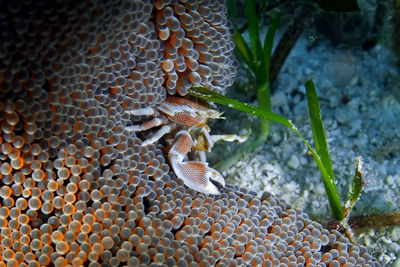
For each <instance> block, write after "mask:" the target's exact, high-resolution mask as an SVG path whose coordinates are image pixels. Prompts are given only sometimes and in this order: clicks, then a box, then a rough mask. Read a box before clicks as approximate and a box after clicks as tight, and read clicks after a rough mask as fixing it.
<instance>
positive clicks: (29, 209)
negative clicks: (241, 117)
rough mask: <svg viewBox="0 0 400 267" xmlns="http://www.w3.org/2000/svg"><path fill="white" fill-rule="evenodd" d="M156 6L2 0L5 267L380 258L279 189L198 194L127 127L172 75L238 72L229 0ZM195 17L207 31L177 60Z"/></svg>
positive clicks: (156, 147)
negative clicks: (293, 205) (293, 204)
mask: <svg viewBox="0 0 400 267" xmlns="http://www.w3.org/2000/svg"><path fill="white" fill-rule="evenodd" d="M191 2H193V1H191ZM151 3H153V2H152V1H98V2H97V1H61V0H60V1H44V0H43V1H1V3H0V10H1V11H0V28H1V32H0V34H1V35H0V36H1V40H0V89H1V91H0V97H1V98H0V99H1V103H0V131H1V136H0V229H1V230H0V242H1V246H0V264H4V263H6V264H7V265H9V266H17V265H19V266H28V265H29V266H41V265H55V266H65V265H73V266H82V265H85V266H100V265H101V264H106V265H113V266H114V265H129V266H138V265H139V264H142V266H153V265H154V266H156V265H167V266H173V265H177V266H187V265H189V264H190V265H191V266H198V265H202V266H208V265H214V264H218V265H220V266H227V265H232V266H238V265H241V264H252V265H259V264H262V263H264V264H265V265H266V266H269V265H277V264H284V265H291V266H292V265H297V264H300V265H305V264H309V266H311V264H315V265H317V264H319V265H320V266H325V265H328V264H329V266H340V265H343V266H355V265H364V266H368V265H370V266H373V265H379V263H377V262H376V261H375V259H374V258H373V257H372V256H370V255H369V254H368V253H367V249H366V248H365V247H362V246H361V247H360V246H355V245H353V244H351V243H349V242H348V240H347V239H346V238H345V237H343V236H342V235H341V234H340V233H338V232H336V231H328V230H326V229H323V228H322V227H321V225H320V224H318V223H315V222H313V221H311V220H309V219H308V217H307V215H305V214H303V213H302V212H301V211H296V210H293V209H290V208H289V207H287V205H286V204H285V203H284V202H282V201H280V200H278V199H276V198H275V197H272V196H268V195H265V196H264V197H262V198H261V199H260V198H258V197H256V196H255V195H254V194H252V193H247V192H246V191H244V190H243V189H239V188H232V187H229V186H228V187H226V188H222V189H221V195H219V196H205V195H203V194H200V193H197V192H195V191H193V190H191V189H188V188H187V187H185V186H184V184H183V182H182V181H181V180H179V179H176V177H175V175H174V173H173V172H171V171H170V169H169V166H168V165H167V164H166V162H165V153H164V152H163V151H162V146H161V145H160V144H150V145H148V146H142V145H141V144H142V141H141V140H140V139H139V138H137V136H135V135H134V134H133V136H132V134H131V133H129V132H128V131H127V130H126V129H125V127H126V126H129V125H130V124H131V121H130V120H131V118H130V116H129V114H127V113H126V112H125V110H132V109H137V108H142V107H146V106H154V105H157V104H159V103H161V102H162V101H163V99H164V98H165V96H166V90H165V89H164V88H167V89H168V90H169V92H170V93H171V92H173V89H172V88H173V86H172V87H170V86H168V85H167V84H166V83H168V82H169V81H170V80H171V82H172V81H173V80H175V83H176V84H177V90H178V92H180V93H181V94H185V89H183V88H186V87H185V86H186V79H188V80H189V81H190V82H196V83H197V82H201V83H204V84H205V85H206V86H210V87H211V88H213V89H215V90H218V91H223V89H224V86H225V85H228V84H230V83H231V82H232V79H233V76H234V72H235V71H234V67H233V63H232V59H231V50H232V48H233V47H232V44H231V41H230V39H229V34H228V32H229V30H228V28H227V26H226V19H225V13H224V12H225V8H224V7H223V4H222V3H220V2H219V1H196V3H194V4H193V3H191V4H189V3H187V2H186V1H181V2H180V1H170V2H165V4H164V3H163V2H155V3H154V5H155V7H156V8H155V9H154V6H153V5H152V4H151ZM214 7H215V8H214ZM186 10H187V12H186V13H185V11H186ZM168 12H169V13H171V12H172V13H173V14H169V13H168ZM164 13H167V14H169V15H168V18H170V19H167V18H165V20H166V22H165V23H163V22H162V20H163V17H162V16H163V14H164ZM185 14H186V15H185ZM194 14H198V15H194ZM190 16H191V18H190ZM192 20H193V23H200V21H203V28H204V29H203V28H201V33H200V35H198V32H197V31H196V30H194V31H193V33H191V34H188V35H185V37H184V38H183V39H182V40H181V42H182V45H184V47H181V46H179V48H178V49H177V53H178V54H177V55H178V56H177V58H176V61H174V60H175V59H174V58H173V56H174V55H173V54H174V53H175V52H172V53H169V52H168V51H170V50H171V49H174V48H177V44H175V43H174V44H173V45H172V46H170V44H171V43H172V42H175V41H173V40H172V39H173V38H178V37H179V36H178V35H179V34H182V32H183V33H187V32H190V28H189V27H190V22H191V21H192ZM169 21H170V22H169ZM213 22H215V24H216V25H218V26H216V25H213ZM180 23H182V25H184V26H179V25H180ZM165 25H166V26H165ZM177 25H178V26H179V27H178V26H177ZM199 25H200V24H199ZM204 25H205V26H204ZM165 27H170V30H169V31H170V36H171V37H170V39H168V38H169V37H168V38H167V37H166V36H163V37H162V36H160V31H161V30H163V31H164V30H165V31H168V30H166V28H165ZM199 27H200V26H199ZM174 31H177V33H176V34H175V33H173V32H174ZM218 33H220V34H221V35H222V36H223V38H222V39H221V38H220V39H216V38H217V36H219V35H218ZM173 36H176V37H173ZM199 36H200V37H199ZM201 36H203V37H201ZM206 37H208V38H206ZM192 38H194V39H195V38H197V39H200V40H201V38H203V39H204V45H201V41H200V40H193V39H192ZM210 38H211V41H207V40H210ZM188 40H189V41H190V40H191V41H192V43H193V47H191V46H192V45H190V42H189V41H188ZM212 40H218V42H216V43H212ZM208 42H211V43H208ZM177 43H179V40H178V41H177ZM186 46H187V47H191V49H192V50H190V49H189V50H190V51H197V53H196V52H190V51H189V50H188V49H187V47H186ZM218 46H221V47H223V48H221V51H219V52H216V51H217V50H218ZM185 47H186V48H185ZM181 48H182V49H181ZM207 48H208V49H210V50H211V51H213V52H215V54H213V53H211V52H207V53H206V52H204V51H206V50H207ZM224 49H225V50H224ZM214 50H215V51H214ZM180 52H182V55H183V58H182V57H180V56H179V55H180V54H179V53H180ZM166 53H169V54H168V55H171V56H172V58H171V57H169V58H168V57H167V55H166ZM183 53H188V54H187V55H186V54H183ZM189 54H193V55H191V56H188V55H189ZM197 55H198V58H197V59H198V65H199V66H198V69H197V71H196V70H195V67H193V66H195V65H196V63H194V62H196V60H195V58H196V56H197ZM171 61H172V62H173V66H172V63H171ZM181 61H184V63H182V62H181ZM178 62H179V64H178ZM185 64H186V66H187V67H188V69H190V71H191V72H186V70H184V67H183V66H184V65H185ZM189 64H192V65H191V66H188V65H189ZM206 67H207V68H206ZM175 68H176V69H175ZM173 71H175V73H176V74H175V75H176V76H174V74H173V73H174V72H173ZM195 72H196V73H198V75H199V76H200V78H199V76H197V75H196V74H194V73H195ZM203 74H204V75H203ZM170 76H171V77H172V76H174V78H170ZM210 77H211V78H210ZM203 78H204V80H203ZM180 79H181V80H180ZM178 85H180V86H181V87H179V86H178ZM182 85H183V87H182Z"/></svg>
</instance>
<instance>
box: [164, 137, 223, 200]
mask: <svg viewBox="0 0 400 267" xmlns="http://www.w3.org/2000/svg"><path fill="white" fill-rule="evenodd" d="M176 137H177V139H176V142H175V143H174V145H173V146H172V148H171V150H170V151H169V153H168V159H169V161H170V163H171V166H172V169H173V170H174V172H175V174H176V176H178V178H180V179H182V180H183V182H184V184H185V185H186V186H188V187H190V188H192V189H194V190H196V191H198V192H201V193H205V194H213V195H219V194H220V192H219V190H218V188H217V187H216V186H215V185H214V184H213V183H211V182H210V179H212V180H214V181H216V182H218V183H220V184H221V185H222V186H225V180H224V178H223V177H222V175H221V174H220V173H219V172H218V171H216V170H214V169H213V168H210V167H208V164H207V163H206V162H199V161H187V162H183V159H184V158H185V156H186V154H187V153H188V152H189V151H190V148H191V146H192V144H193V140H192V137H191V136H190V134H189V133H188V132H187V131H180V132H178V133H177V134H176Z"/></svg>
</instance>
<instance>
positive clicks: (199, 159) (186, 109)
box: [127, 96, 232, 195]
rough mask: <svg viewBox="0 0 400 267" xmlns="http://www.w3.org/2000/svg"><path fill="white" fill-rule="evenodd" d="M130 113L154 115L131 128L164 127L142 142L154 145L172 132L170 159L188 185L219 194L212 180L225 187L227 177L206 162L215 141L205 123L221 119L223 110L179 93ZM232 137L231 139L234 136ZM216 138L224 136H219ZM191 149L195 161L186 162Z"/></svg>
mask: <svg viewBox="0 0 400 267" xmlns="http://www.w3.org/2000/svg"><path fill="white" fill-rule="evenodd" d="M127 112H128V113H129V114H131V115H133V116H140V115H147V116H152V117H153V118H152V119H151V120H149V121H146V122H144V123H143V124H140V125H133V126H128V127H127V129H128V130H129V131H134V132H137V131H146V130H149V129H151V128H153V127H158V126H161V128H160V129H159V130H158V131H157V132H156V133H155V134H154V135H153V136H151V137H150V138H148V139H146V140H145V141H143V143H142V145H148V144H152V143H154V142H156V141H157V140H159V139H160V138H162V137H163V136H165V135H167V134H172V135H173V142H172V146H171V148H170V150H169V152H168V159H169V162H170V164H171V166H172V169H173V170H174V172H175V174H176V176H177V177H178V178H180V179H182V180H183V182H184V184H185V185H186V186H188V187H190V188H192V189H194V190H196V191H198V192H201V193H205V194H213V195H218V194H220V192H219V190H218V188H217V187H216V186H215V185H214V184H213V183H212V182H211V181H210V179H211V180H213V181H216V182H217V183H219V184H221V185H222V186H225V180H224V178H223V177H222V175H221V174H220V173H219V172H218V171H217V170H215V169H213V168H210V167H209V166H208V163H207V162H206V161H205V151H210V150H211V147H212V146H213V143H214V141H213V138H212V136H210V134H209V131H210V129H209V127H208V126H207V125H206V122H207V120H208V119H220V118H222V117H221V113H220V112H218V111H216V110H214V109H211V108H209V107H208V106H207V105H206V103H200V102H199V101H198V100H196V99H189V98H184V97H177V96H167V98H166V99H165V101H164V102H163V103H161V104H160V105H159V106H157V107H146V108H141V109H136V110H132V111H127ZM229 137H230V139H232V135H230V136H229ZM216 139H218V140H219V139H223V138H221V137H220V136H219V137H216ZM192 148H193V150H194V153H192V154H193V155H192V158H191V159H193V160H191V161H185V157H186V156H187V155H188V154H189V152H190V151H191V149H192Z"/></svg>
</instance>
